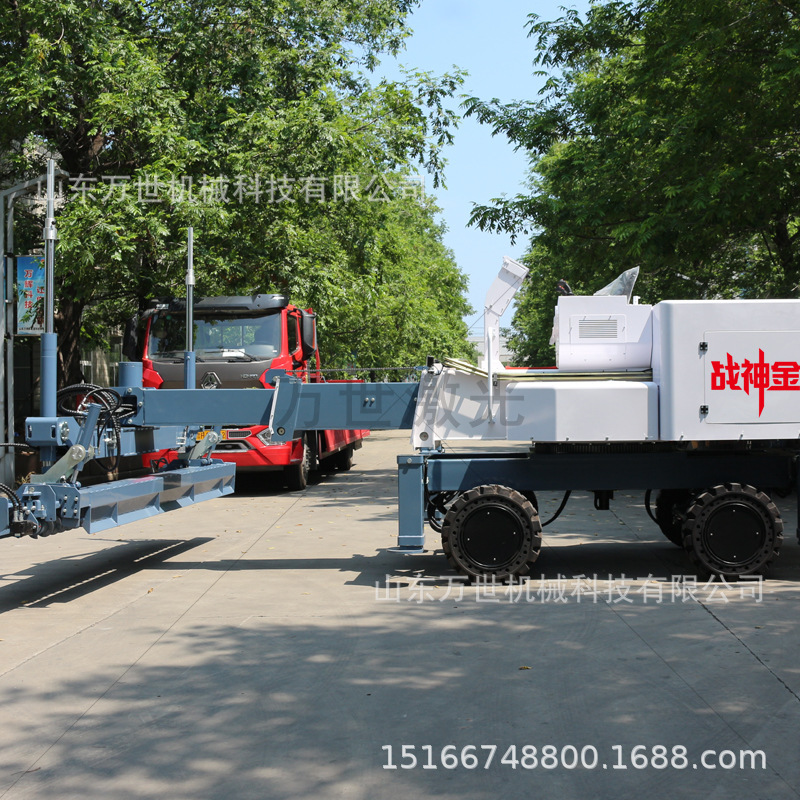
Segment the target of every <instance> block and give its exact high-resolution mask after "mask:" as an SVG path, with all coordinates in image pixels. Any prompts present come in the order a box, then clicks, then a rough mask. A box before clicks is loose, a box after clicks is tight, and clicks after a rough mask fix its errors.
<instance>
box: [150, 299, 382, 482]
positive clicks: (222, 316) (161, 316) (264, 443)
mask: <svg viewBox="0 0 800 800" xmlns="http://www.w3.org/2000/svg"><path fill="white" fill-rule="evenodd" d="M193 314H194V352H195V358H196V378H197V388H198V389H200V388H202V389H209V390H211V389H215V388H217V387H224V388H228V389H246V388H259V389H267V390H271V389H273V386H272V385H271V384H270V383H269V380H268V378H267V373H268V372H269V371H270V370H273V369H278V370H285V371H286V372H287V373H289V374H291V375H294V376H296V377H298V378H300V379H301V380H303V381H305V382H310V383H316V382H322V381H323V380H324V379H323V377H322V373H321V372H320V359H319V350H318V348H317V328H316V315H315V314H314V312H313V311H312V310H311V309H302V308H298V307H297V306H295V305H292V304H291V303H290V302H289V299H288V298H287V297H286V296H284V295H279V294H257V295H253V296H245V297H208V298H205V299H203V300H200V301H198V302H195V303H194V309H193ZM143 322H144V342H143V347H142V364H143V371H144V386H145V387H151V388H156V389H160V388H163V389H180V388H183V381H184V377H183V374H184V373H183V348H184V345H185V326H186V304H185V301H184V300H172V301H170V302H168V303H156V304H155V305H154V307H153V308H151V309H148V311H146V312H145V314H144V317H143ZM367 435H369V431H365V430H353V431H347V430H323V431H309V432H307V433H306V434H304V435H303V436H302V437H301V438H298V439H295V440H294V441H292V442H288V443H286V444H277V443H272V441H271V439H270V430H269V428H268V426H266V425H249V426H247V427H246V428H242V427H240V426H230V427H223V429H222V441H220V443H219V444H218V445H217V446H216V448H215V450H214V457H215V458H220V459H222V460H223V461H231V462H233V463H235V464H236V469H237V471H243V472H246V471H260V470H282V471H283V475H284V479H285V481H286V484H287V485H288V487H289V488H290V489H292V490H301V489H305V487H306V484H307V482H308V476H309V473H310V472H311V471H313V470H316V469H320V470H333V469H338V470H348V469H350V466H351V465H352V459H353V451H354V450H356V449H358V448H360V447H361V445H362V440H363V438H364V437H365V436H367ZM165 457H167V458H169V451H164V452H160V453H153V454H151V455H149V456H147V457H145V464H146V465H149V464H150V462H152V461H153V460H155V459H159V458H165Z"/></svg>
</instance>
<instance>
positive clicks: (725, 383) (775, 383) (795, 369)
mask: <svg viewBox="0 0 800 800" xmlns="http://www.w3.org/2000/svg"><path fill="white" fill-rule="evenodd" d="M711 366H712V372H711V389H712V390H713V391H721V390H723V389H731V390H733V391H742V392H744V393H745V394H746V395H749V394H750V390H751V389H753V390H755V391H757V392H758V416H759V417H760V416H761V413H762V412H763V410H764V397H765V392H767V391H770V392H776V391H777V392H786V391H789V392H797V391H800V364H798V363H797V361H773V362H769V361H766V360H765V359H764V351H763V350H759V351H758V361H750V359H747V358H745V359H744V360H743V361H741V362H739V361H734V359H733V356H731V354H730V353H726V358H725V361H712V362H711Z"/></svg>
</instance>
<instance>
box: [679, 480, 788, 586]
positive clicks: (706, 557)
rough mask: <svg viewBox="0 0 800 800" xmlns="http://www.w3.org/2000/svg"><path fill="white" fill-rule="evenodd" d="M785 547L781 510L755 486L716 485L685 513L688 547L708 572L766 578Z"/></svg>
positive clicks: (699, 567)
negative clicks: (764, 575)
mask: <svg viewBox="0 0 800 800" xmlns="http://www.w3.org/2000/svg"><path fill="white" fill-rule="evenodd" d="M781 544H783V521H782V520H781V516H780V512H779V511H778V509H777V507H776V506H775V504H774V503H773V502H772V500H770V499H769V497H768V496H767V495H766V494H764V492H759V491H758V489H756V488H754V487H753V486H747V485H742V484H740V483H726V484H725V485H722V486H715V487H713V488H712V489H708V490H707V491H705V492H703V493H702V494H700V495H698V496H697V497H696V498H695V500H694V501H693V502H692V504H691V505H690V506H689V509H688V511H687V512H686V522H685V523H684V526H683V546H684V548H685V549H686V551H687V552H688V554H689V558H691V560H692V562H693V563H694V565H695V566H696V567H697V568H698V569H699V570H700V571H701V572H702V573H703V574H706V575H707V574H712V575H721V576H723V577H725V578H736V577H738V576H740V575H756V574H763V573H764V572H765V571H766V570H767V568H768V567H769V565H770V564H771V562H772V560H773V559H774V558H775V557H776V556H777V555H778V553H779V552H780V548H781Z"/></svg>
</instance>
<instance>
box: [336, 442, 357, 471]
mask: <svg viewBox="0 0 800 800" xmlns="http://www.w3.org/2000/svg"><path fill="white" fill-rule="evenodd" d="M333 464H334V466H335V467H336V469H338V470H339V472H347V471H348V470H349V469H350V468H351V467H352V466H353V445H351V444H349V445H347V447H345V448H344V449H342V450H340V451H339V452H338V453H336V455H335V456H333Z"/></svg>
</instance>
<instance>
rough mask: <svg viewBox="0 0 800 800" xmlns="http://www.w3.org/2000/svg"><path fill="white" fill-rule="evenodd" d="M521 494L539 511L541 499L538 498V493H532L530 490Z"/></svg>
mask: <svg viewBox="0 0 800 800" xmlns="http://www.w3.org/2000/svg"><path fill="white" fill-rule="evenodd" d="M520 494H521V495H522V496H523V497H524V498H525V499H526V500H527V501H528V502H529V503H530V504H531V505H532V506H533V507H534V508H535V509H536V511H537V512H538V511H539V499H538V498H537V497H536V492H532V491H531V490H530V489H526V490H525V491H523V492H520Z"/></svg>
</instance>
